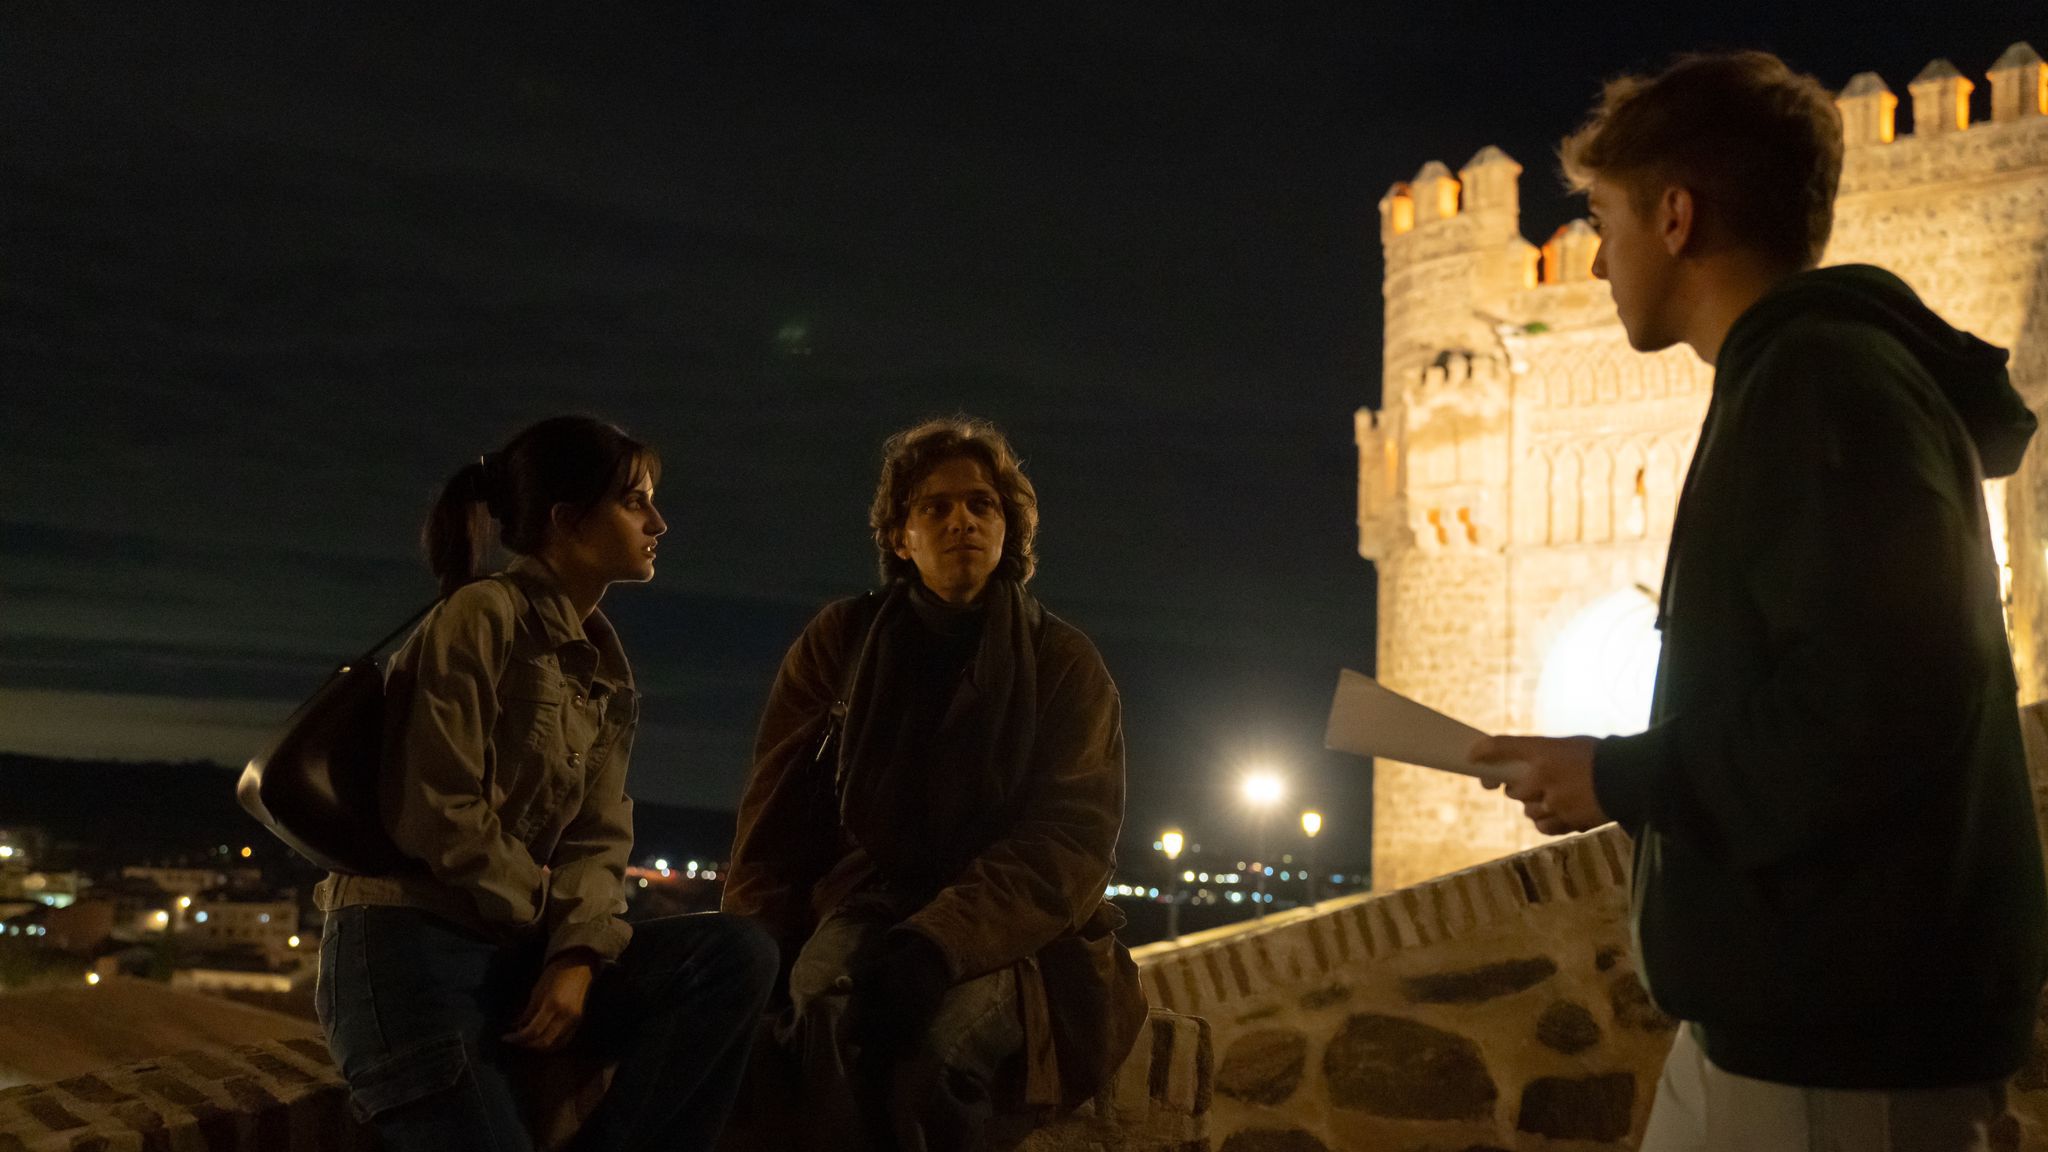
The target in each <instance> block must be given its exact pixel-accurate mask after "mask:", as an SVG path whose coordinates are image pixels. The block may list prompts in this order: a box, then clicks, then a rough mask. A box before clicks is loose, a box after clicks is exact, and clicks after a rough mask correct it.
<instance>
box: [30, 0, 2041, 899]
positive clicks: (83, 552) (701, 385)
mask: <svg viewBox="0 0 2048 1152" xmlns="http://www.w3.org/2000/svg"><path fill="white" fill-rule="evenodd" d="M678 10H684V11H692V12H694V13H695V14H694V15H680V14H678ZM510 11H511V9H510V8H509V7H508V6H489V7H484V6H475V7H470V6H463V5H454V4H430V5H411V6H403V7H400V6H391V7H390V8H388V9H379V10H375V11H373V10H371V8H370V7H369V6H362V5H338V4H327V5H290V6H286V5H265V6H261V7H256V6H250V7H249V8H248V9H246V10H244V11H240V12H236V13H234V14H232V15H228V14H223V13H221V12H218V11H210V10H209V11H202V10H199V9H198V8H197V7H196V6H186V5H141V4H78V3H71V2H64V3H23V2H20V0H15V2H12V3H9V4H7V5H5V6H0V399H4V407H0V750H17V751H31V752H38V753H44V754H51V755H69V756H109V757H117V758H133V759H141V758H168V757H187V756H198V757H205V758H211V759H217V760H221V761H224V762H230V763H234V762H239V761H240V760H242V759H243V758H245V757H246V756H247V755H248V754H249V753H250V752H251V751H253V750H254V746H255V744H257V743H260V741H261V739H262V736H263V733H264V731H265V729H266V728H268V727H269V726H271V725H274V724H275V723H276V722H278V721H279V720H281V719H282V718H283V716H284V715H285V713H286V712H288V711H289V709H290V707H291V706H292V704H293V703H295V701H296V699H297V698H299V697H301V696H303V695H304V694H305V693H306V692H307V691H309V690H310V689H311V688H312V687H313V686H314V685H315V684H317V683H318V682H319V680H320V678H321V677H322V676H323V675H324V673H325V671H326V670H327V669H328V668H329V667H331V666H332V665H333V664H334V663H335V662H336V661H337V660H339V659H340V658H342V657H343V656H346V655H350V654H352V651H353V650H354V649H356V648H359V647H361V646H362V645H364V644H366V643H368V642H369V641H370V640H373V639H374V638H375V637H376V636H377V635H378V634H380V633H381V632H382V631H384V630H385V629H387V628H388V627H390V626H392V625H394V624H395V623H397V621H398V620H400V619H402V618H403V617H404V616H405V615H407V614H409V613H410V612H411V611H412V610H413V609H414V608H416V607H418V606H419V605H420V604H422V603H424V602H425V601H426V600H427V599H428V598H430V597H431V595H432V585H431V582H430V580H429V579H428V578H427V576H426V575H425V572H424V570H423V569H422V568H421V566H420V565H419V563H418V561H417V557H416V551H415V545H414V541H415V538H416V532H417V526H418V522H419V519H420V517H421V516H422V514H423V513H424V511H425V508H426V505H427V503H428V500H429V498H430V496H431V494H432V492H433V490H434V489H435V488H436V487H437V485H438V483H439V482H440V481H441V480H442V479H443V478H444V477H445V475H446V474H447V473H448V472H450V471H452V470H453V469H454V468H455V467H456V466H458V465H459V464H460V463H461V462H462V461H463V460H465V459H467V458H471V457H474V456H475V455H476V454H477V453H479V452H481V451H484V450H486V449H489V448H493V447H496V446H497V445H498V444H499V443H500V442H501V441H502V440H503V439H504V438H505V437H506V436H507V435H508V434H509V433H510V432H511V431H513V430H515V429H516V428H517V427H518V426H520V425H521V424H523V423H525V422H527V421H529V420H532V419H535V418H538V417H541V416H544V415H548V414H551V413H554V412H557V411H565V410H581V411H589V412H593V413H597V414H600V415H603V416H606V417H608V418H611V419H614V420H616V421H619V422H620V423H622V424H624V425H626V426H627V427H628V428H630V429H631V430H633V431H634V432H635V433H637V434H639V435H641V436H643V437H644V438H646V439H648V440H650V441H651V442H653V443H654V444H655V445H656V446H657V447H658V448H659V449H660V450H661V451H662V454H663V456H664V458H665V461H666V474H665V476H664V479H663V483H662V487H661V491H660V494H659V495H660V499H661V502H662V504H663V507H664V510H665V512H666V513H667V515H668V518H669V521H670V523H671V524H672V526H673V527H672V530H671V532H670V535H669V537H668V540H667V541H666V543H665V545H664V548H663V554H662V555H663V562H662V568H661V573H660V576H659V577H658V579H657V581H656V582H655V583H654V584H653V585H651V586H648V587H625V588H620V589H617V590H615V591H614V593H613V594H612V596H611V597H609V598H608V599H607V601H606V605H605V607H606V610H607V611H608V612H609V613H611V615H612V616H613V618H614V619H615V620H616V621H617V623H618V624H619V626H620V629H621V631H622V633H623V635H624V637H625V639H626V643H627V646H628V651H629V652H630V653H631V654H632V656H633V658H634V660H635V664H636V669H637V672H638V675H639V677H640V681H641V686H642V688H643V690H645V691H646V692H647V693H648V695H649V699H648V701H647V703H646V706H645V708H644V711H643V715H644V723H643V729H642V735H641V740H640V744H639V750H638V752H637V754H636V757H635V761H634V781H633V790H634V791H635V792H636V793H637V794H638V795H640V796H642V797H644V798H647V799H650V800H657V801H664V802H670V803H683V804H695V805H704V806H714V807H728V806H730V805H731V804H732V803H733V802H734V800H735V799H736V797H737V793H738V789H739V785H740V780H741V777H742V775H743V773H744V771H745V768H746V762H747V746H748V742H749V740H750V737H751V732H752V728H753V725H754V721H755V718H756V716H757V714H758V712H759V708H760V704H761V700H762V697H763V695H764V694H765V692H766V690H767V687H768V684H769V681H770V679H771V677H772V675H773V671H774V668H775V665H776V662H777V661H778V660H779V659H780V657H781V654H782V652H783V650H784V649H785V648H786V647H787V645H788V644H789V642H790V641H791V640H792V639H793V638H794V636H795V635H796V633H797V631H798V630H799V629H800V628H801V626H802V624H803V622H804V621H805V619H807V618H808V616H809V615H810V613H811V612H812V611H813V610H814V609H815V608H816V607H817V606H818V605H819V604H821V603H822V602H823V601H825V600H827V599H829V598H832V597H836V596H840V595H845V594H848V593H851V592H855V591H858V590H860V589H862V588H863V587H866V586H867V585H868V584H869V583H870V582H871V581H872V580H873V579H874V552H873V548H872V545H871V543H870V542H869V541H868V539H867V535H866V529H865V513H866V507H867V503H868V499H869V496H870V493H871V492H872V488H873V484H874V479H875V473H876V468H877V464H878V462H879V453H878V448H879V444H880V441H881V439H882V437H883V436H884V435H886V434H887V433H888V432H889V431H891V430H893V429H895V428H897V427H899V426H901V425H904V424H906V423H909V422H911V421H914V420H916V419H919V418H922V417H925V416H929V415H939V414H946V413H951V412H954V411H966V412H971V413H975V414H979V415H983V416H987V417H990V418H992V419H994V420H996V421H997V422H998V423H1000V424H1001V425H1003V426H1004V428H1006V429H1007V430H1008V432H1009V433H1010V434H1011V437H1012V439H1013V440H1014V441H1015V443H1016V444H1017V446H1018V448H1019V450H1020V451H1021V452H1022V453H1023V455H1024V456H1025V458H1026V465H1027V469H1028V471H1029V472H1030V474H1031V476H1032V477H1033V479H1034V480H1035V482H1036V484H1037V486H1038V491H1039V495H1040V498H1041V503H1042V512H1043V526H1042V530H1041V534H1040V544H1041V555H1042V563H1041V568H1040V573H1041V574H1040V577H1039V579H1038V580H1037V581H1036V583H1035V588H1036V590H1037V591H1038V593H1039V595H1040V596H1041V597H1042V598H1043V599H1044V601H1045V602H1046V603H1047V604H1048V605H1049V606H1050V607H1051V608H1052V609H1053V610H1055V611H1057V612H1059V613H1061V614H1062V615H1064V616H1066V617H1067V618H1068V619H1070V620H1072V621H1073V622H1075V623H1077V624H1079V625H1080V626H1081V627H1083V628H1084V629H1085V630H1087V631H1088V632H1089V633H1090V634H1091V635H1092V636H1094V638H1095V639H1096V641H1097V642H1098V644H1099V645H1100V647H1101V648H1102V651H1103V653H1104V655H1105V657H1106V659H1107V660H1108V663H1109V666H1110V670H1111V672H1112V673H1113V674H1114V675H1115V677H1116V678H1117V681H1118V683H1119V685H1120V686H1121V688H1122V691H1123V697H1124V706H1125V724H1126V732H1127V735H1128V739H1129V748H1130V781H1131V824H1130V827H1129V831H1128V832H1127V835H1126V839H1127V842H1128V843H1129V844H1130V846H1131V847H1132V848H1136V847H1141V846H1145V845H1149V843H1150V841H1151V840H1152V839H1153V836H1154V835H1155V834H1156V832H1157V830H1158V829H1159V828H1161V827H1164V826H1165V825H1166V824H1167V823H1168V822H1178V823H1180V824H1182V825H1183V826H1185V827H1186V828H1187V829H1188V830H1189V832H1190V833H1191V834H1192V839H1194V840H1196V841H1203V840H1208V841H1210V842H1211V845H1210V847H1211V849H1212V850H1216V849H1218V848H1225V849H1226V850H1227V846H1228V845H1230V844H1232V843H1241V842H1242V838H1243V837H1244V835H1245V832H1244V825H1243V817H1242V815H1241V813H1240V810H1239V806H1238V805H1237V804H1236V803H1235V801H1234V794H1233V790H1232V789H1233V785H1234V783H1235V781H1236V779H1237V777H1238V775H1239V773H1240V772H1241V771H1242V770H1243V768H1244V767H1245V766H1247V765H1248V764H1251V763H1254V762H1258V761H1270V762H1271V763H1273V764H1275V765H1277V766H1278V767H1280V768H1281V769H1282V770H1283V772H1284V773H1285V774H1286V775H1288V776H1289V778H1290V780H1291V782H1292V791H1293V796H1292V797H1291V798H1290V802H1289V807H1290V809H1292V808H1295V807H1297V806H1298V803H1312V804H1314V805H1316V806H1319V807H1321V808H1322V809H1323V810H1324V811H1325V813H1327V814H1328V816H1329V819H1330V831H1329V832H1327V833H1326V834H1325V835H1326V837H1328V838H1329V840H1330V841H1332V843H1331V844H1329V845H1328V846H1327V847H1326V849H1325V851H1326V853H1327V854H1328V855H1327V856H1326V858H1331V859H1336V858H1346V859H1358V860H1361V861H1362V859H1363V857H1364V854H1365V850H1366V843H1367V840H1366V822H1367V819H1368V812H1367V810H1368V806H1369V803H1368V802H1369V794H1370V789H1369V784H1368V779H1367V772H1366V769H1365V767H1364V765H1363V764H1362V763H1360V762H1357V761H1355V760H1350V759H1348V758H1345V757H1340V756H1334V755H1331V754H1327V753H1324V752H1322V751H1321V750H1320V743H1321V735H1322V721H1323V716H1324V712H1325V709H1326V707H1327V704H1328V698H1329V690H1330V687H1331V685H1332V683H1333V681H1334V677H1335V673H1336V671H1337V669H1338V668H1339V667H1341V666H1345V665H1350V666H1353V667H1360V668H1369V667H1370V664H1371V660H1372V647H1373V577H1372V571H1371V568H1370V566H1369V565H1368V564H1366V563H1365V562H1364V561H1363V560H1361V559H1359V557H1358V555H1357V553H1356V541H1355V527H1354V517H1355V509H1354V506H1353V504H1354V497H1355V478H1354V476H1355V474H1354V459H1355V457H1354V450H1353V447H1352V444H1351V428H1352V413H1353V411H1354V410H1355V409H1357V408H1358V407H1360V406H1361V405H1370V404H1376V403H1377V401H1378V395H1379V378H1378V377H1379V344H1378V341H1379V317H1380V298H1379V282H1380V271H1381V270H1380V260H1379V247H1378V218H1377V213H1376V209H1375V205H1376V203H1377V201H1378V199H1379V197H1380V196H1381V194H1382V193H1383V192H1384V191H1385V190H1386V188H1387V186H1388V185H1389V184H1391V183H1392V182H1394V181H1396V180H1400V179H1403V178H1405V177H1407V176H1409V175H1411V174H1412V173H1413V172H1414V171H1415V170H1416V169H1417V168H1418V167H1420V166H1421V165H1422V164H1423V162H1425V161H1427V160H1431V159H1440V160H1443V161H1445V162H1446V163H1448V164H1450V165H1451V166H1452V167H1453V168H1456V167H1458V166H1459V165H1460V164H1462V163H1463V162H1464V161H1465V160H1466V159H1467V158H1468V157H1470V156H1471V155H1472V153H1474V152H1475V151H1477V150H1478V149H1479V148H1480V147H1481V146H1483V145H1486V144H1497V145H1500V146H1502V147H1504V148H1505V149H1507V151H1508V152H1509V153H1511V154H1512V155H1514V156H1515V157H1516V158H1517V159H1519V160H1520V161H1521V162H1522V163H1523V164H1524V165H1525V166H1526V167H1527V169H1528V172H1527V173H1526V174H1525V176H1524V177H1523V195H1524V220H1523V230H1524V232H1525V234H1526V235H1528V236H1530V237H1531V238H1532V239H1535V240H1537V241H1538V242H1540V241H1541V240H1542V239H1544V238H1545V237H1547V236H1548V235H1549V233H1550V231H1551V230H1552V229H1554V228H1555V227H1556V226H1557V225H1559V224H1561V223H1563V222H1564V221H1565V220H1567V219H1569V218H1570V217H1571V216H1573V215H1575V214H1576V210H1575V206H1574V204H1573V203H1572V202H1571V201H1570V200H1568V199H1567V198H1566V197H1565V196H1564V195H1563V194H1562V192H1561V191H1560V190H1559V189H1558V184H1557V180H1556V165H1555V162H1554V160H1553V159H1552V158H1551V149H1552V148H1553V147H1554V145H1555V143H1556V140H1557V138H1558V137H1559V136H1561V135H1562V134H1564V133H1565V132H1567V131H1568V130H1570V129H1571V128H1572V127H1573V126H1574V125H1575V124H1576V123H1577V121H1578V120H1579V119H1580V117H1581V115H1582V114H1583V112H1584V110H1585V108H1586V107H1587V105H1588V104H1589V102H1590V101H1591V100H1592V98H1593V96H1594V95H1595V93H1596V92H1597V90H1598V85H1599V83H1600V81H1601V80H1602V79H1603V78H1605V77H1607V76H1610V75H1613V74H1614V73H1616V72H1618V71H1622V70H1627V69H1641V68H1647V67H1654V66H1655V65H1657V64H1658V63H1660V62H1662V61H1663V60H1665V59H1666V58H1668V57H1669V56H1670V55H1671V54H1672V53H1674V52H1677V51H1681V50H1686V49H1694V48H1708V47H1746V46H1755V47H1764V48H1769V49H1773V50H1775V51H1778V52H1780V53H1782V54H1784V55H1786V56H1787V57H1788V58H1789V59H1790V60H1791V61H1792V62H1793V63H1794V64H1795V65H1797V66H1799V67H1802V68H1805V69H1807V70H1809V71H1812V72H1814V73H1815V74H1816V75H1818V76H1819V77H1820V78H1821V79H1822V80H1823V81H1824V82H1826V83H1828V84H1829V85H1831V86H1835V87H1839V86H1840V85H1841V84H1842V83H1844V82H1845V81H1846V80H1847V79H1848V78H1849V76H1850V75H1851V74H1853V73H1855V72H1857V71H1862V70H1865V69H1875V70H1877V71H1879V72H1880V73H1881V74H1882V75H1883V76H1884V77H1885V79H1886V80H1887V81H1888V82H1889V83H1890V84H1891V86H1892V88H1893V90H1894V91H1896V92H1898V93H1899V94H1900V96H1901V98H1902V100H1903V99H1904V97H1905V95H1906V83H1907V81H1909V80H1910V79H1912V77H1913V76H1914V75H1915V74H1916V73H1917V72H1918V71H1919V70H1920V68H1921V67H1922V66H1923V65H1924V64H1925V63H1926V62H1927V61H1928V60H1930V59H1932V58H1934V57H1936V56H1947V57H1949V58H1951V59H1952V60H1954V61H1955V63H1956V64H1957V65H1958V66H1959V67H1960V68H1961V69H1962V70H1963V71H1964V72H1965V73H1966V74H1969V75H1971V76H1973V77H1974V76H1981V73H1982V71H1983V69H1984V68H1985V67H1986V66H1987V65H1988V64H1989V63H1990V62H1991V61H1992V60H1993V59H1994V58H1995V57H1996V56H1997V55H1998V54H1999V52H2001V51H2002V50H2003V49H2004V48H2005V46H2006V45H2007V44H2008V43H2010V42H2012V41H2014V40H2019V39H2028V40H2031V41H2032V42H2033V43H2034V44H2035V45H2036V46H2037V47H2040V48H2042V49H2044V50H2048V11H2044V9H2043V7H2042V5H2041V4H2040V3H2039V0H2003V2H1981V0H1979V2H1972V3H1967V4H1949V5H1935V4H1927V3H1913V4H1904V3H1891V4H1886V5H1862V6H1854V7H1853V8H1849V7H1844V6H1837V5H1821V4H1798V3H1784V2H1782V0H1780V2H1773V3H1758V2H1755V0H1732V2H1717V3H1713V4H1689V5H1688V4H1635V5H1627V6H1623V5H1596V4H1572V5H1560V6H1555V7H1547V6H1546V7H1545V8H1543V9H1540V10H1539V8H1538V6H1534V5H1491V6H1480V5H1468V4H1455V3H1453V4H1383V3H1373V4H1365V3H1359V4H1351V5H1341V6H1340V5H1316V4H1281V3H1258V4H1254V3H1227V4H1217V3H1190V2H1177V3H1171V4H1156V5H1155V4H1136V3H1096V4H1088V5H1075V6H1071V7H1068V6H1053V5H1045V4H1032V5H1015V6H1010V7H1009V8H1007V9H1004V10H1002V11H1000V12H995V11H993V10H991V9H989V8H987V7H986V6H978V5H957V6H956V5H936V6H930V7H925V6H917V5H872V6H869V5H840V6H820V7H799V6H793V5H774V6H769V5H754V4H723V3H721V4H705V5H700V6H695V7H694V8H689V9H684V8H683V6H666V5H664V6H647V7H642V8H636V9H633V10H630V11H629V10H625V9H623V8H622V9H619V10H616V11H611V10H608V11H606V12H605V13H604V15H603V16H602V17H601V18H597V17H588V18H584V19H580V20H578V21H575V22H569V21H567V20H566V19H565V20H563V21H562V22H558V23H552V24H540V23H519V22H516V21H512V20H510V19H508V18H507V16H508V13H509V12H510ZM578 11H579V12H580V11H586V10H584V9H579V10H578ZM1986 89H1988V86H1984V85H1980V91H1979V92H1978V95H1977V102H1978V107H1979V109H1980V115H1981V114H1982V111H1981V110H1982V109H1983V108H1984V107H1985V106H1986V102H1987V100H1988V91H1987V90H1986ZM1901 117H1902V127H1903V125H1904V123H1905V117H1906V111H1905V109H1904V108H1902V110H1901ZM1290 822H1291V812H1290ZM1128 850H1129V849H1127V851H1128Z"/></svg>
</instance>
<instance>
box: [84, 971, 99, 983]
mask: <svg viewBox="0 0 2048 1152" xmlns="http://www.w3.org/2000/svg"><path fill="white" fill-rule="evenodd" d="M85 982H86V983H87V984H89V985H97V984H98V983H99V982H100V974H99V973H97V972H87V973H86V974H85Z"/></svg>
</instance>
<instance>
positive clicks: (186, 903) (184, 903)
mask: <svg viewBox="0 0 2048 1152" xmlns="http://www.w3.org/2000/svg"><path fill="white" fill-rule="evenodd" d="M191 906H192V898H191V897H190V896H180V897H178V907H180V908H190V907H191Z"/></svg>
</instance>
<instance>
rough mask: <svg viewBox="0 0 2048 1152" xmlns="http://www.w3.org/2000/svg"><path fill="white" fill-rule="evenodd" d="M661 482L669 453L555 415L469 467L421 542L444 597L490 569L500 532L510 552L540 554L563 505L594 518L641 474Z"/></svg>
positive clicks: (604, 427)
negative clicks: (596, 511) (663, 458)
mask: <svg viewBox="0 0 2048 1152" xmlns="http://www.w3.org/2000/svg"><path fill="white" fill-rule="evenodd" d="M643 478H644V479H645V480H646V481H647V482H648V483H650V484H652V483H655V482H656V481H659V480H660V479H661V457H660V456H658V455H656V454H655V451H654V450H653V449H652V448H649V447H648V446H647V445H645V444H642V443H641V442H640V441H638V440H635V439H633V438H632V437H631V436H628V435H626V433H625V432H624V431H622V430H620V429H619V428H618V427H617V426H616V425H612V424H607V423H605V422H604V421H602V420H597V419H594V418H592V417H589V416H553V417H550V418H548V419H546V420H542V421H541V422H539V423H538V424H533V425H529V426H528V427H526V428H524V429H522V430H521V431H520V433H519V434H518V435H517V436H514V437H512V439H511V441H510V442H509V443H507V444H506V445H505V447H504V448H502V449H500V450H498V451H496V452H492V453H490V454H488V455H484V456H479V457H477V458H476V459H475V460H472V461H470V462H469V463H467V464H464V465H463V466H462V467H461V468H460V469H458V470H457V471H456V473H455V475H453V476H450V477H449V478H448V483H447V484H446V485H444V486H442V488H441V495H440V498H439V499H437V500H435V501H434V509H433V511H431V512H429V513H427V523H426V526H425V527H424V528H422V529H421V530H420V544H421V546H422V547H423V548H424V549H425V551H426V554H427V570H428V571H430V572H432V573H433V574H434V578H435V579H436V580H439V581H440V582H441V595H443V596H447V595H451V594H453V593H454V591H455V590H456V589H457V588H460V587H462V586H463V585H464V584H467V583H469V582H470V581H472V580H475V579H477V578H478V577H481V576H483V575H484V574H485V569H484V565H485V564H486V562H487V560H488V557H489V553H490V548H491V544H492V542H493V534H494V532H495V536H496V542H497V543H501V544H503V545H504V546H505V548H506V549H507V550H508V551H512V552H517V553H520V554H522V555H527V556H533V555H537V554H539V552H540V550H541V549H542V548H543V547H544V546H546V544H547V541H548V536H549V534H550V533H551V532H552V531H553V530H554V525H555V521H554V516H555V510H556V508H557V506H559V505H562V504H567V505H568V506H569V507H570V509H571V510H572V511H573V512H574V513H575V515H576V516H577V517H582V516H586V515H588V514H589V513H590V511H591V509H593V508H596V507H597V506H598V504H599V503H600V502H601V501H603V500H605V499H606V498H607V497H618V496H624V495H625V494H626V493H627V491H628V490H630V489H631V488H632V487H633V486H634V485H635V484H637V483H639V482H640V480H641V479H643Z"/></svg>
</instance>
